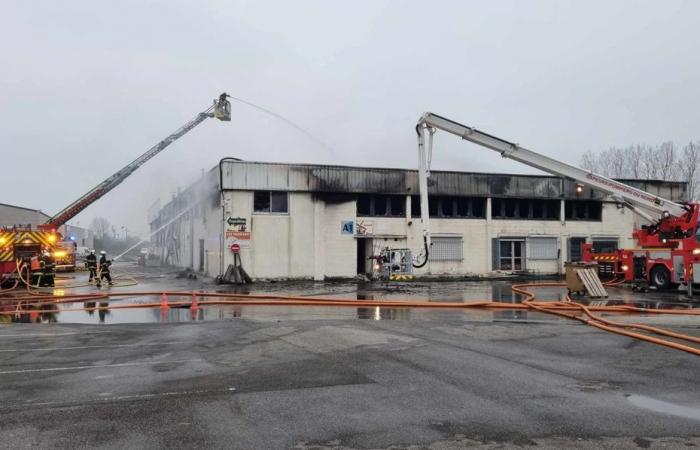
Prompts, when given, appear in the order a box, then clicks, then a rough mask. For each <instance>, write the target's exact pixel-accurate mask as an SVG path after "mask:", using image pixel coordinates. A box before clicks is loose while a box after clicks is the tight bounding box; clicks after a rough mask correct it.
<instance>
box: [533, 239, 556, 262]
mask: <svg viewBox="0 0 700 450" xmlns="http://www.w3.org/2000/svg"><path fill="white" fill-rule="evenodd" d="M526 248H527V258H528V259H533V260H534V259H539V260H551V259H558V258H559V252H558V248H557V238H555V237H529V238H527V246H526Z"/></svg>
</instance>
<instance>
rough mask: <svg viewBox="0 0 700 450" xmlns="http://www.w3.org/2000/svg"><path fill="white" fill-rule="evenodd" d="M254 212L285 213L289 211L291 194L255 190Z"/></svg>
mask: <svg viewBox="0 0 700 450" xmlns="http://www.w3.org/2000/svg"><path fill="white" fill-rule="evenodd" d="M253 212H257V213H282V214H285V213H287V212H289V196H288V194H287V193H286V192H271V191H255V192H254V193H253Z"/></svg>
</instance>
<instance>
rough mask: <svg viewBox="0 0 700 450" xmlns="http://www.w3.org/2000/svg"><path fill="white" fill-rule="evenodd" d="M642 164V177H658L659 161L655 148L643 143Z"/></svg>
mask: <svg viewBox="0 0 700 450" xmlns="http://www.w3.org/2000/svg"><path fill="white" fill-rule="evenodd" d="M641 156H642V166H643V167H644V178H646V179H648V180H658V179H659V163H658V158H657V156H656V149H655V148H654V147H652V146H649V145H645V146H644V149H643V151H642V154H641Z"/></svg>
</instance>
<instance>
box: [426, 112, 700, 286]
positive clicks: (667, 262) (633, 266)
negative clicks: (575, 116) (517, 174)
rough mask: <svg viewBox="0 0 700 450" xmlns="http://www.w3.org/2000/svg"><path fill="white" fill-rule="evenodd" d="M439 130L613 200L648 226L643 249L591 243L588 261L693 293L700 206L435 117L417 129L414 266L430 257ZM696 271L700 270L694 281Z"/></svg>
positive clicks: (699, 254)
mask: <svg viewBox="0 0 700 450" xmlns="http://www.w3.org/2000/svg"><path fill="white" fill-rule="evenodd" d="M437 130H442V131H447V132H448V133H451V134H454V135H456V136H459V137H461V138H462V139H464V140H466V141H469V142H472V143H474V144H477V145H480V146H482V147H485V148H487V149H490V150H493V151H496V152H498V153H500V154H501V156H502V157H504V158H508V159H512V160H514V161H518V162H521V163H523V164H526V165H528V166H530V167H534V168H536V169H540V170H542V171H544V172H547V173H550V174H552V175H555V176H559V177H563V178H567V179H570V180H573V181H574V182H575V183H576V192H577V193H581V192H582V191H583V187H584V186H589V187H590V188H593V189H595V190H597V191H599V192H602V193H604V194H606V195H608V196H610V197H611V198H612V199H613V200H614V201H616V202H618V203H619V204H622V205H624V206H626V207H628V208H630V209H631V210H633V211H634V212H635V213H636V214H638V215H639V216H640V217H642V218H643V219H644V220H646V221H647V222H649V223H648V224H647V225H643V226H642V227H641V228H639V229H637V230H634V232H633V237H634V239H635V240H636V242H637V245H638V246H639V248H637V249H632V250H617V251H615V252H612V253H607V254H596V253H595V252H594V251H593V248H592V245H591V244H585V245H584V247H583V251H584V260H600V261H606V264H610V265H611V266H612V267H611V269H612V270H611V271H612V273H613V274H614V275H616V276H619V277H624V279H625V280H626V281H628V282H636V283H641V282H646V283H650V284H652V285H654V286H656V287H657V288H662V289H663V288H668V287H671V286H673V285H677V284H681V283H686V284H688V286H689V289H692V283H693V281H695V282H696V283H697V282H700V245H699V244H698V241H697V239H696V233H697V231H698V230H697V228H698V210H699V206H700V205H698V204H697V203H691V202H689V203H677V202H673V201H670V200H667V199H664V198H661V197H658V196H655V195H652V194H650V193H648V192H646V191H643V190H641V189H637V188H634V187H632V186H629V185H626V184H624V183H621V182H619V181H616V180H613V179H610V178H608V177H605V176H602V175H598V174H595V173H593V172H591V171H588V170H584V169H581V168H579V167H575V166H572V165H570V164H566V163H564V162H561V161H558V160H556V159H554V158H551V157H548V156H545V155H543V154H540V153H537V152H534V151H532V150H528V149H526V148H524V147H522V146H520V145H519V144H517V143H514V142H510V141H507V140H505V139H501V138H499V137H496V136H493V135H491V134H488V133H484V132H483V131H480V130H477V129H476V128H473V127H469V126H467V125H463V124H461V123H458V122H455V121H453V120H450V119H447V118H445V117H442V116H439V115H437V114H433V113H430V112H427V113H425V114H423V116H422V117H421V118H420V119H419V121H418V123H417V125H416V133H417V135H418V186H419V191H420V205H421V222H422V228H423V250H422V252H421V253H420V254H419V255H418V256H417V257H416V261H415V262H414V266H415V267H422V266H424V265H425V264H427V262H428V260H429V257H430V246H431V239H430V217H429V208H428V178H429V177H430V164H431V160H432V151H433V135H434V134H435V132H436V131H437ZM694 267H697V268H698V273H697V275H695V277H694V273H695V272H694V271H693V268H694Z"/></svg>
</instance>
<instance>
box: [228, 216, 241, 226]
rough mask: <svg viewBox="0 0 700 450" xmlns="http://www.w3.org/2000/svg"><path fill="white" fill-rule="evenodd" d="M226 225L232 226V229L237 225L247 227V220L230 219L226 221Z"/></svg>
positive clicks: (239, 218)
mask: <svg viewBox="0 0 700 450" xmlns="http://www.w3.org/2000/svg"><path fill="white" fill-rule="evenodd" d="M226 223H227V224H229V226H231V227H233V226H236V225H243V226H245V224H246V219H245V217H229V218H228V219H226Z"/></svg>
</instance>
